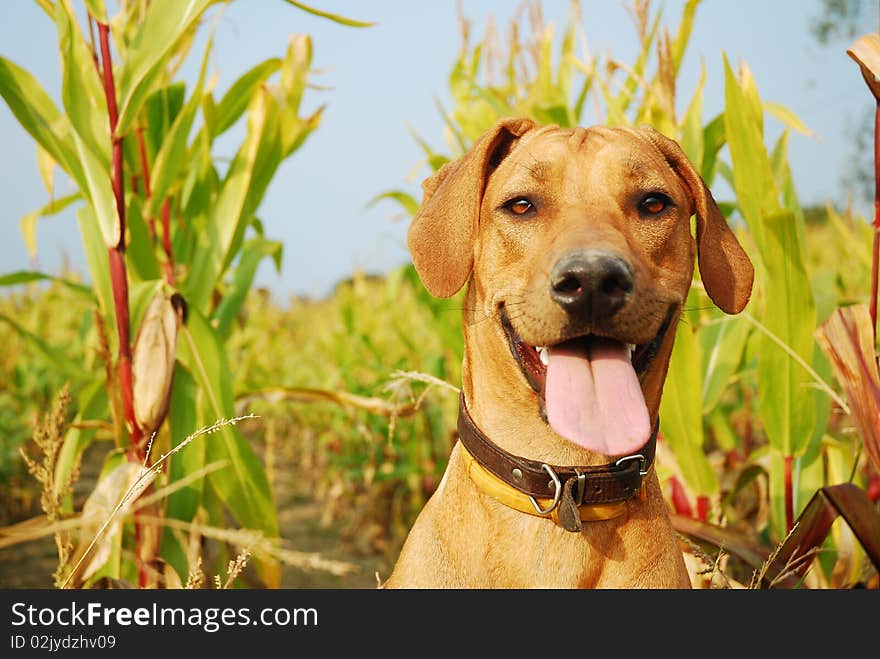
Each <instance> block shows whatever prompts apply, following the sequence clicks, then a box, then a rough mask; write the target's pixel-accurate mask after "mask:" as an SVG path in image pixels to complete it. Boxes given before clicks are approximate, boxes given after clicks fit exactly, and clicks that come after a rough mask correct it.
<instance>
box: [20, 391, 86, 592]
mask: <svg viewBox="0 0 880 659" xmlns="http://www.w3.org/2000/svg"><path fill="white" fill-rule="evenodd" d="M69 405H70V388H69V386H68V385H65V386H64V388H63V389H62V390H61V392H60V393H59V394H58V398H57V400H56V402H55V406H54V408H53V409H52V411H51V412H49V413H48V414H46V415H45V416H44V417H43V420H42V422H38V423H37V424H36V427H35V429H34V436H33V442H34V444H35V445H36V447H37V450H38V452H39V457H37V458H32V457H31V456H29V455H28V453H27V452H26V451H25V449H24V447H21V448H20V449H19V451H20V453H21V456H22V459H24V462H25V464H26V465H27V469H28V471H29V472H30V473H31V475H32V476H33V477H34V478H35V479H36V480H37V482H38V483H39V484H40V507H41V508H42V509H43V512H44V513H46V517H47V518H48V520H49V522H50V523H53V524H54V523H57V522H60V521H62V520H63V519H64V518H65V517H67V516H66V515H65V514H64V512H63V506H62V501H63V500H64V498H65V497H67V496H69V495H70V494H71V493H72V492H73V484H74V483H75V482H76V480H77V478H78V477H79V465H78V464H77V465H76V466H75V467H74V469H72V470H71V471H70V472H69V476H68V477H67V478H66V479H65V481H64V482H60V483H59V482H57V481H56V480H55V473H56V470H55V468H56V466H57V464H58V456H59V453H60V451H61V447H62V446H63V444H64V433H65V430H66V426H67V421H66V418H65V414H66V412H67V407H68V406H69ZM55 545H56V548H57V550H58V568H57V569H56V570H55V573H54V574H53V581H54V583H55V585H56V586H58V587H63V586H62V584H63V583H64V579H63V578H62V575H64V573H65V572H66V571H67V567H68V563H69V562H70V559H71V556H72V554H73V549H74V545H73V541H72V539H71V536H70V534H69V533H68V532H67V531H64V530H56V531H55Z"/></svg>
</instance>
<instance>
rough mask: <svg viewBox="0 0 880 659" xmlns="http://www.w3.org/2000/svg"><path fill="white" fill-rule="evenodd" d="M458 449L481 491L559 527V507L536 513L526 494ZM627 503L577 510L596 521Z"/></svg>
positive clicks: (586, 519) (609, 516)
mask: <svg viewBox="0 0 880 659" xmlns="http://www.w3.org/2000/svg"><path fill="white" fill-rule="evenodd" d="M461 449H462V455H463V456H464V460H465V469H466V471H467V474H468V476H469V477H470V479H471V480H472V481H473V482H474V484H475V485H476V486H477V488H478V489H480V490H481V491H482V492H483V493H484V494H488V495H489V496H491V497H492V498H494V499H496V500H498V501H500V502H501V503H503V504H504V505H505V506H507V507H509V508H513V509H514V510H518V511H519V512H521V513H526V514H528V515H533V516H535V517H545V518H550V519H552V520H553V523H554V524H556V525H557V526H562V524H561V523H560V521H559V515H558V510H559V507H558V506H554V507H553V510H552V511H551V512H550V513H548V514H541V513H539V512H537V511H536V510H535V506H534V504H533V503H532V499H531V497H529V495H527V494H524V493H523V492H520V491H519V490H517V489H515V488H513V487H511V486H510V485H508V484H507V483H505V482H504V481H503V480H501V479H500V478H498V477H497V476H495V475H494V474H492V473H491V472H490V471H488V470H487V469H486V468H484V467H483V466H482V465H481V464H480V463H479V462H477V460H476V459H475V458H474V456H473V455H471V454H470V451H468V450H467V448H465V446H464V445H462V446H461ZM652 468H653V465H652V466H651V467H650V468H649V469H648V472H649V473H650V470H651V469H652ZM646 484H647V477H646V478H645V479H643V480H642V486H641V488H640V489H639V492H638V495H637V496H638V498H639V500H642V501H644V499H645V488H646ZM535 501H536V502H537V503H538V504H539V505H540V506H541V508H542V509H545V510H546V509H547V508H548V507H550V505H551V504H552V503H553V500H552V499H535ZM626 504H627V502H626V501H620V502H617V503H602V504H581V505H580V506H578V511H579V512H580V518H581V521H582V522H598V521H604V520H609V519H614V518H615V517H619V516H620V515H622V514H623V513H624V511H626Z"/></svg>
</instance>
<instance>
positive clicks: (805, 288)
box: [758, 211, 816, 455]
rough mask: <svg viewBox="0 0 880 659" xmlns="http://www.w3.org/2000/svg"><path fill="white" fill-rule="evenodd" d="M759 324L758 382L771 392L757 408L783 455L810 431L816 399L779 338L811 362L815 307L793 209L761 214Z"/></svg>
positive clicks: (800, 446)
mask: <svg viewBox="0 0 880 659" xmlns="http://www.w3.org/2000/svg"><path fill="white" fill-rule="evenodd" d="M764 226H765V234H764V235H765V246H764V259H763V260H764V264H765V267H766V269H767V280H768V281H770V282H773V284H772V285H771V286H765V287H764V295H765V308H764V315H763V325H764V327H765V328H766V330H767V332H770V333H772V335H773V337H775V339H776V340H774V338H773V337H771V336H770V334H768V333H767V332H763V333H762V335H761V337H760V344H759V349H758V354H759V355H760V357H759V361H758V382H759V387H760V390H761V391H763V392H772V395H763V396H760V397H759V398H758V409H759V412H760V415H761V420H762V421H763V423H764V429H765V431H766V433H767V438H768V440H769V441H770V444H771V445H772V446H773V447H774V448H775V449H776V450H778V451H779V452H781V453H782V455H798V454H800V453H802V452H803V451H804V449H805V448H806V446H807V444H808V442H809V440H810V439H811V437H812V436H813V428H814V424H815V418H816V416H815V404H814V399H813V391H812V389H811V388H810V385H811V383H812V379H811V377H810V375H809V374H808V373H807V371H806V370H805V369H804V368H803V366H801V365H800V364H798V363H797V361H796V360H795V359H793V358H792V356H791V355H789V354H788V353H787V352H786V351H785V350H784V349H782V348H781V347H780V346H779V344H778V343H777V340H778V341H781V342H782V343H784V344H785V345H786V346H787V347H788V349H789V350H791V351H792V352H794V353H795V354H796V355H798V356H799V357H800V358H801V359H802V360H803V361H804V362H806V363H807V364H808V365H811V363H812V358H813V350H814V345H813V330H814V329H815V327H816V310H815V305H814V302H813V294H812V290H811V289H810V281H809V279H808V278H807V273H806V270H805V268H804V263H803V260H802V259H801V246H800V245H799V244H798V236H797V228H796V219H795V217H794V214H793V213H791V212H788V211H783V212H780V213H777V214H775V215H770V216H768V217H767V218H766V219H765V222H764Z"/></svg>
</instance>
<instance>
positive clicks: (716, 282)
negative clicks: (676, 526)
mask: <svg viewBox="0 0 880 659" xmlns="http://www.w3.org/2000/svg"><path fill="white" fill-rule="evenodd" d="M422 187H423V191H424V196H423V201H422V204H421V206H420V209H419V212H418V213H417V215H416V216H415V218H414V219H413V222H412V224H411V226H410V228H409V232H408V236H407V242H408V245H409V248H410V251H411V254H412V258H413V263H414V266H415V269H416V271H417V272H418V274H419V276H420V278H421V280H422V282H423V284H424V285H425V287H426V288H427V290H428V291H429V292H430V293H431V294H432V295H434V296H437V297H441V298H445V297H449V296H452V295H453V294H455V293H456V292H457V291H459V290H460V289H461V288H462V287H463V286H464V285H465V284H466V283H467V282H468V281H469V285H468V288H467V292H466V296H465V303H464V314H463V326H464V339H465V341H464V345H465V350H464V361H463V366H462V389H461V399H460V403H461V405H460V412H459V423H458V427H459V441H458V442H457V443H456V444H455V445H454V447H453V449H452V451H451V454H450V458H449V463H448V466H447V468H446V471H445V473H444V475H443V478H442V479H441V481H440V483H439V485H438V487H437V490H436V491H435V492H434V494H433V495H432V496H431V498H430V499H429V500H428V501H427V503H426V504H425V506H424V508H423V509H422V511H421V512H420V514H419V516H418V518H417V519H416V522H415V524H414V526H413V527H412V529H411V530H410V533H409V535H408V536H407V539H406V541H405V543H404V545H403V547H402V550H401V552H400V554H399V557H398V559H397V561H396V564H395V566H394V569H393V571H392V573H391V575H390V577H389V578H388V580H387V581H386V583H385V584H384V586H385V587H387V588H582V587H583V588H589V587H592V588H648V587H651V588H688V587H690V585H691V584H690V581H689V576H688V572H687V570H686V568H685V564H684V560H683V556H682V552H681V549H680V546H679V542H678V539H677V538H676V535H675V533H674V530H673V528H672V525H671V522H670V519H669V514H668V511H667V508H666V504H665V502H664V500H663V497H662V494H661V490H660V486H659V482H658V479H657V475H656V473H655V470H654V469H653V453H654V443H655V441H656V435H657V428H658V424H659V419H658V410H659V406H660V397H661V394H662V389H663V382H664V379H665V377H666V372H667V368H668V365H669V357H670V353H671V351H672V346H673V341H674V338H675V327H676V325H677V323H678V321H679V318H680V316H681V313H682V306H683V304H684V302H685V299H686V297H687V294H688V290H689V288H690V285H691V281H692V278H693V271H694V257H695V252H696V255H697V261H698V265H699V271H700V275H701V279H702V282H703V285H704V286H705V289H706V292H707V293H708V295H709V296H710V298H711V299H712V300H713V302H715V304H717V305H718V307H720V308H721V309H722V310H723V311H725V312H726V313H730V314H734V313H738V312H740V311H741V310H742V309H743V307H744V306H745V305H746V303H747V302H748V299H749V296H750V294H751V289H752V280H753V276H754V271H753V267H752V264H751V262H750V260H749V258H748V256H747V254H746V253H745V251H744V250H743V248H742V247H741V245H740V244H739V242H738V241H737V238H736V236H735V235H734V233H733V232H732V231H731V230H730V228H729V227H728V225H727V223H726V221H725V219H724V216H723V215H722V214H721V213H720V211H719V210H718V207H717V206H716V204H715V201H714V199H713V197H712V194H711V192H710V191H709V189H708V188H707V187H706V185H705V183H704V181H703V180H702V178H701V177H700V175H699V173H698V172H697V170H696V169H695V168H694V166H693V165H692V164H691V162H690V161H689V160H688V158H687V156H686V155H685V154H684V152H683V151H682V149H681V148H680V146H679V145H678V144H677V143H676V142H675V141H673V140H671V139H669V138H667V137H665V136H664V135H662V134H661V133H659V132H658V131H656V130H654V129H653V128H650V127H647V126H640V127H637V128H629V127H616V128H606V127H591V128H582V127H577V128H573V129H563V128H559V127H557V126H542V125H539V124H537V123H535V122H534V121H532V120H529V119H503V120H500V121H499V122H497V123H496V124H495V126H494V127H493V128H491V129H490V130H489V131H488V132H486V133H485V134H484V135H483V136H482V137H481V138H480V139H479V140H478V141H477V142H476V143H475V144H474V145H473V147H472V148H471V149H470V151H468V152H467V153H466V154H465V155H464V156H462V157H461V158H459V159H458V160H456V161H453V162H450V163H448V164H446V165H445V166H443V167H442V168H441V169H440V170H439V171H437V172H436V173H435V174H433V175H432V176H431V177H429V178H428V179H426V181H425V182H424V183H423V186H422ZM693 215H696V223H695V224H696V230H695V233H696V236H695V237H694V236H693V235H692V230H691V217H692V216H693ZM571 465H575V466H571Z"/></svg>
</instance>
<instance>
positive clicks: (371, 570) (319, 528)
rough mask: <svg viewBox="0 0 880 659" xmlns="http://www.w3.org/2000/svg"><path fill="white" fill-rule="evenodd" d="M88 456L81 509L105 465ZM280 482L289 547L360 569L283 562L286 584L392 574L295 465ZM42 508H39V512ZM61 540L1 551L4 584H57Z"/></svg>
mask: <svg viewBox="0 0 880 659" xmlns="http://www.w3.org/2000/svg"><path fill="white" fill-rule="evenodd" d="M91 448H93V449H95V450H88V451H86V454H85V455H84V458H83V467H82V471H81V475H80V478H79V480H78V481H77V483H76V485H75V489H74V501H75V502H76V504H75V505H76V507H77V509H80V508H81V506H82V501H83V500H84V499H85V497H86V496H87V495H88V493H89V492H91V491H92V489H93V488H94V485H95V482H96V480H97V476H98V473H99V469H100V463H101V458H102V452H101V451H103V447H95V446H93V447H91ZM278 466H279V467H280V469H278V472H277V473H279V474H286V477H282V478H279V480H278V482H276V483H275V492H276V499H277V504H278V524H279V528H280V532H281V537H282V538H283V539H284V541H285V547H287V548H290V549H294V550H296V551H299V552H307V553H312V552H317V553H318V554H320V556H321V557H322V558H324V559H332V560H336V561H343V562H346V563H350V564H353V565H354V566H355V568H356V569H355V571H353V572H351V573H350V574H347V575H345V576H336V575H333V574H330V573H328V572H324V571H319V570H305V569H302V568H298V567H295V566H290V565H284V566H282V573H281V587H282V588H375V587H376V584H377V580H376V574H377V572H378V574H379V575H380V577H381V578H383V579H384V578H387V576H388V575H389V574H390V572H391V563H392V559H389V558H388V557H387V556H385V555H384V554H382V553H369V552H366V551H364V550H358V549H356V548H355V547H354V546H353V545H352V544H351V543H349V542H345V541H343V540H342V539H341V538H342V524H341V523H335V524H330V525H327V524H325V523H323V522H322V514H323V510H324V508H323V505H322V504H321V502H319V501H316V500H314V499H313V498H311V497H310V496H308V494H307V493H304V492H303V491H302V488H297V487H296V485H295V481H296V470H295V468H294V466H293V465H283V464H280V465H278ZM37 513H38V511H35V514H37ZM57 564H58V563H57V554H56V549H55V540H54V538H52V537H46V538H42V539H40V540H35V541H31V542H27V543H22V544H19V545H14V546H12V547H6V548H3V549H0V588H52V587H53V583H52V574H53V572H54V571H55V568H56V567H57Z"/></svg>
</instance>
